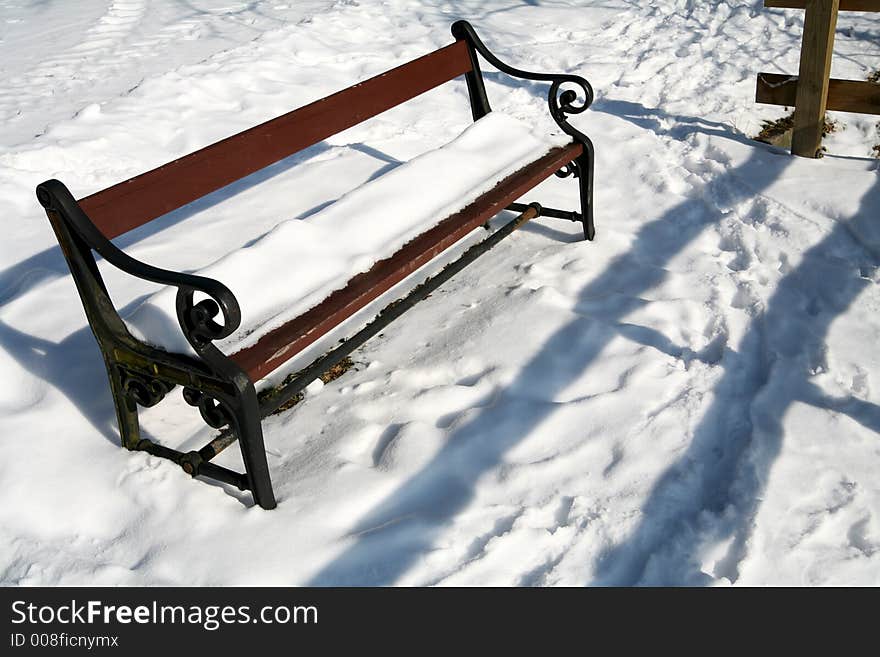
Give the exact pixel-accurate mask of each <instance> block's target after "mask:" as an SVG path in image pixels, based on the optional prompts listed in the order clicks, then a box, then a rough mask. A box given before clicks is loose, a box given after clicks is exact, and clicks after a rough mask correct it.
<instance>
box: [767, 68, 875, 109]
mask: <svg viewBox="0 0 880 657" xmlns="http://www.w3.org/2000/svg"><path fill="white" fill-rule="evenodd" d="M797 84H798V79H797V76H796V75H784V74H781V73H758V81H757V87H756V89H755V101H757V102H759V103H766V104H768V105H785V106H786V107H794V105H795V100H796V98H797ZM826 109H829V110H834V111H837V112H856V113H858V114H880V84H875V83H872V82H866V81H864V80H839V79H837V78H831V80H829V82H828V100H827V102H826Z"/></svg>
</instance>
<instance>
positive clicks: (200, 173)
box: [78, 41, 472, 239]
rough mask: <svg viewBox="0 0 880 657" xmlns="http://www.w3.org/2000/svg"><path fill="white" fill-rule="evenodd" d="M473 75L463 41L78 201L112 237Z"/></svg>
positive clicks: (106, 234) (103, 231)
mask: <svg viewBox="0 0 880 657" xmlns="http://www.w3.org/2000/svg"><path fill="white" fill-rule="evenodd" d="M471 70H472V63H471V58H470V53H469V51H468V46H467V43H466V42H465V41H456V42H455V43H453V44H451V45H449V46H446V47H445V48H441V49H440V50H436V51H434V52H432V53H430V54H428V55H425V56H423V57H419V58H418V59H415V60H413V61H411V62H409V63H407V64H403V65H402V66H398V67H397V68H394V69H392V70H390V71H388V72H386V73H382V74H381V75H377V76H376V77H374V78H370V79H369V80H367V81H366V82H361V83H359V84H356V85H354V86H353V87H349V88H348V89H345V90H343V91H340V92H338V93H335V94H333V95H332V96H328V97H327V98H322V99H321V100H318V101H315V102H314V103H311V104H309V105H306V106H304V107H301V108H299V109H297V110H294V111H292V112H288V113H287V114H284V115H282V116H279V117H277V118H275V119H272V120H270V121H267V122H265V123H262V124H260V125H258V126H255V127H253V128H250V129H248V130H245V131H244V132H240V133H238V134H237V135H233V136H232V137H228V138H226V139H223V140H222V141H218V142H217V143H215V144H211V145H210V146H206V147H205V148H202V149H201V150H198V151H195V152H194V153H190V154H189V155H185V156H184V157H181V158H180V159H177V160H174V161H173V162H169V163H168V164H165V165H162V166H160V167H158V168H156V169H153V170H152V171H148V172H146V173H143V174H141V175H139V176H136V177H134V178H131V179H129V180H126V181H124V182H121V183H119V184H117V185H113V186H112V187H108V188H107V189H105V190H103V191H100V192H97V193H95V194H92V195H90V196H86V197H84V198H82V199H79V201H78V202H79V204H80V206H81V207H82V209H83V210H84V211H85V212H86V214H87V215H88V216H89V218H90V219H91V220H92V221H93V222H94V224H95V225H96V226H97V227H98V228H99V229H100V230H101V232H102V233H104V235H105V236H106V237H107V238H109V239H112V238H114V237H118V236H119V235H122V234H123V233H126V232H128V231H130V230H132V229H134V228H137V227H138V226H142V225H143V224H145V223H147V222H149V221H151V220H152V219H155V218H156V217H159V216H161V215H163V214H166V213H167V212H171V211H172V210H176V209H177V208H179V207H181V206H183V205H186V204H187V203H190V202H192V201H195V200H196V199H198V198H201V197H202V196H205V195H206V194H210V193H211V192H213V191H216V190H218V189H220V188H221V187H224V186H226V185H228V184H230V183H233V182H235V181H236V180H239V179H241V178H244V177H245V176H248V175H250V174H252V173H254V172H256V171H259V170H260V169H262V168H264V167H267V166H269V165H270V164H273V163H275V162H278V161H279V160H282V159H284V158H285V157H288V156H290V155H292V154H293V153H296V152H298V151H301V150H303V149H304V148H308V147H309V146H313V145H314V144H317V143H318V142H320V141H322V140H324V139H326V138H327V137H330V136H332V135H335V134H337V133H339V132H341V131H343V130H345V129H347V128H350V127H352V126H355V125H357V124H358V123H361V122H362V121H365V120H367V119H369V118H371V117H374V116H376V115H377V114H381V113H382V112H384V111H385V110H388V109H391V108H392V107H395V106H396V105H399V104H400V103H403V102H405V101H407V100H409V99H411V98H414V97H416V96H418V95H420V94H422V93H424V92H426V91H429V90H431V89H433V88H434V87H437V86H439V85H441V84H443V83H444V82H448V81H449V80H452V79H454V78H456V77H458V76H459V75H464V74H465V73H468V72H470V71H471Z"/></svg>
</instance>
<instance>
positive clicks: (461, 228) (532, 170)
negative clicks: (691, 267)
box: [231, 143, 583, 381]
mask: <svg viewBox="0 0 880 657" xmlns="http://www.w3.org/2000/svg"><path fill="white" fill-rule="evenodd" d="M582 152H583V147H582V146H581V145H580V144H574V143H573V144H570V145H568V146H565V147H560V148H554V149H553V150H552V151H550V152H549V153H548V154H547V155H545V156H544V157H542V158H540V159H539V160H536V161H535V162H534V163H532V164H530V165H528V166H526V167H523V168H522V169H520V170H519V171H517V172H516V173H513V174H511V175H510V176H508V177H507V178H505V179H504V180H502V181H501V182H500V183H499V184H498V185H496V186H495V187H494V188H493V189H492V190H490V191H489V192H487V193H486V194H483V195H482V196H481V197H480V198H478V199H477V200H476V201H474V202H473V203H471V204H470V205H468V206H467V207H466V208H464V209H463V210H461V211H460V212H457V213H456V214H454V215H452V216H450V217H447V218H446V219H444V220H443V221H441V222H440V223H439V224H437V225H436V226H435V227H434V228H432V229H430V230H428V231H426V232H425V233H422V234H421V235H420V236H418V237H416V238H415V239H413V240H412V241H410V242H408V243H407V244H406V245H405V246H404V247H403V248H401V249H400V250H399V251H398V252H397V253H395V254H394V255H393V256H391V257H389V258H386V259H384V260H380V261H378V262H377V263H376V264H374V265H373V267H372V268H371V269H370V270H369V271H367V272H364V273H363V274H358V275H357V276H355V277H354V278H352V279H351V280H350V281H349V282H348V284H347V285H346V286H345V287H344V288H342V289H340V290H337V291H336V292H334V293H333V294H331V295H330V296H329V297H327V298H326V299H325V300H324V301H323V302H321V303H320V304H318V305H317V306H315V307H314V308H312V309H310V310H308V311H307V312H305V313H303V314H302V315H300V316H299V317H297V318H296V319H293V320H291V321H290V322H288V323H287V324H285V325H283V326H281V327H279V328H277V329H275V330H273V331H270V332H269V333H267V334H266V335H264V336H263V337H262V338H260V340H259V341H258V342H257V343H256V344H254V345H253V346H251V347H248V348H246V349H242V350H241V351H239V352H237V353H235V354H232V356H231V358H232V360H234V361H235V362H236V363H238V365H239V366H240V367H241V368H242V369H244V370H245V371H246V372H247V373H248V376H250V377H251V379H252V380H253V381H257V380H259V379H261V378H263V377H264V376H266V375H267V374H268V373H270V372H272V371H273V370H275V369H276V368H278V366H279V365H281V364H282V363H284V362H285V361H287V360H289V359H290V358H292V357H293V356H295V355H296V354H297V353H299V352H300V351H302V350H303V349H305V348H306V347H307V346H309V345H310V344H312V343H313V342H314V341H315V340H317V339H318V338H320V337H321V336H322V335H324V334H326V333H327V332H328V331H330V330H331V329H332V328H334V327H336V326H337V325H338V324H340V323H341V322H343V321H345V320H346V319H348V318H349V317H351V316H352V315H353V314H354V313H356V312H357V311H358V310H360V309H361V308H363V307H364V306H366V305H367V304H368V303H370V302H371V301H373V300H374V299H376V298H377V297H379V296H380V295H381V294H383V293H384V292H387V291H388V290H389V289H391V288H392V287H393V286H394V285H396V284H397V283H399V282H400V281H402V280H403V279H404V278H406V277H407V276H409V275H410V274H411V273H413V272H414V271H415V270H416V269H418V268H419V267H421V266H422V265H424V264H425V263H427V262H428V261H430V260H431V259H432V258H434V257H435V256H437V255H438V254H439V253H441V252H442V251H444V250H446V249H447V248H449V247H450V246H452V245H453V244H455V242H457V241H458V240H460V239H461V238H463V237H464V236H465V235H467V234H468V233H469V232H471V231H472V230H474V229H475V228H477V227H478V226H480V225H482V224H483V223H485V222H486V221H487V220H488V219H490V218H492V217H493V216H495V215H496V214H498V213H499V212H501V211H502V210H503V209H504V208H505V207H507V205H508V204H509V203H511V202H513V201H515V200H516V199H517V198H519V197H520V196H522V195H523V194H525V193H526V192H528V191H529V190H530V189H532V188H533V187H535V185H537V184H538V183H539V182H541V181H542V180H545V179H546V178H548V177H550V176H551V175H553V173H555V172H556V171H558V170H559V169H560V167H562V166H563V165H565V164H568V163H569V162H571V161H572V160H574V159H575V158H576V157H577V156H578V155H580V154H581V153H582ZM242 302H243V303H247V299H244V300H242Z"/></svg>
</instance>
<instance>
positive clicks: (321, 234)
mask: <svg viewBox="0 0 880 657" xmlns="http://www.w3.org/2000/svg"><path fill="white" fill-rule="evenodd" d="M571 143H572V141H571V137H570V136H568V135H565V134H560V135H550V136H548V135H547V134H546V132H537V131H534V130H533V129H532V128H531V127H530V126H528V125H526V124H525V123H524V122H522V121H520V120H518V119H516V118H513V117H511V116H508V115H505V114H502V113H499V112H491V113H489V114H488V115H486V116H485V117H483V118H481V119H480V120H478V121H476V122H475V123H473V124H472V125H470V126H469V127H468V128H467V129H465V130H464V132H462V134H461V135H459V136H458V137H456V138H455V139H454V140H452V141H451V142H449V143H447V144H445V145H443V146H441V147H439V148H436V149H434V150H431V151H428V152H427V153H424V154H422V155H419V156H417V157H415V158H413V159H412V160H410V161H409V162H405V163H403V164H401V165H399V166H397V167H396V168H394V169H393V170H391V171H389V172H387V173H385V174H384V175H382V176H380V177H378V178H377V179H375V180H373V181H371V182H369V183H367V184H366V185H363V186H361V187H359V188H357V189H355V190H353V191H351V192H350V193H348V194H346V195H345V196H343V197H342V198H340V199H339V200H338V201H336V202H335V203H333V204H332V205H330V206H328V207H327V208H325V209H324V210H322V211H320V212H318V213H316V214H314V215H311V216H310V217H308V218H306V219H291V220H287V221H283V222H282V223H280V224H278V225H277V226H276V227H275V228H274V229H272V230H271V231H270V232H268V233H267V234H265V235H264V236H262V237H261V238H259V239H258V240H256V241H255V242H254V243H252V244H251V245H249V246H247V247H245V248H242V249H239V250H237V251H234V252H232V253H230V254H228V255H226V256H225V257H223V258H221V259H220V260H218V261H216V262H214V263H213V264H211V265H208V266H207V267H204V268H203V269H201V270H199V271H197V272H195V273H197V274H199V275H201V276H207V277H209V278H213V279H216V280H219V281H221V282H223V283H224V284H225V285H226V286H227V287H229V289H230V290H231V291H232V292H233V294H235V296H236V297H237V298H239V299H242V300H244V301H243V303H242V304H241V313H242V321H241V325H240V326H239V328H238V329H237V330H236V331H235V332H234V333H233V334H232V335H230V336H229V337H227V338H225V339H223V340H222V341H218V343H217V345H218V346H219V347H220V348H221V350H222V351H224V352H225V353H227V354H232V353H236V352H239V351H241V350H243V349H248V348H250V347H253V345H255V344H256V343H257V342H258V341H259V339H260V338H261V337H262V336H264V335H266V333H268V332H270V331H272V330H273V329H277V328H278V327H280V326H282V325H284V324H285V323H287V322H289V321H290V320H292V319H293V318H296V317H298V316H300V315H302V314H303V313H305V312H306V311H308V310H309V309H311V308H314V307H316V306H317V305H318V304H320V303H321V302H322V301H324V300H325V299H326V298H327V297H328V296H330V295H331V293H333V292H334V291H336V290H340V289H342V288H344V287H345V286H346V283H347V282H348V281H349V280H350V279H352V278H353V277H355V276H356V275H358V274H363V273H365V272H367V271H368V270H369V269H370V268H371V266H372V265H373V263H375V262H377V261H380V260H382V259H385V258H388V257H390V256H392V255H393V254H395V253H396V252H398V251H399V250H400V249H401V248H402V247H403V246H404V245H405V244H407V243H408V242H411V241H412V240H413V239H414V238H416V237H417V236H419V235H420V234H422V233H424V232H426V231H427V230H429V229H430V228H432V227H434V226H436V225H437V224H438V223H440V222H441V221H442V220H443V219H444V218H447V217H449V216H450V215H453V214H454V213H456V212H458V211H460V210H461V209H462V208H464V207H466V206H468V205H469V204H471V203H473V202H474V201H475V200H477V199H478V198H480V197H481V196H484V195H485V194H486V193H487V192H490V191H491V190H492V189H493V188H494V187H496V186H497V185H498V183H500V182H501V181H503V180H504V179H505V178H507V177H509V176H510V175H511V174H513V173H515V172H517V171H518V170H521V169H522V168H523V167H526V166H527V165H529V164H532V163H534V162H536V161H537V160H539V159H540V158H541V157H542V156H545V155H546V154H547V153H549V152H550V151H552V150H553V149H557V148H559V147H562V146H566V145H571ZM569 157H570V156H569ZM294 193H295V192H294ZM175 292H176V291H175V290H174V289H173V288H165V289H163V290H161V291H159V292H157V293H155V294H153V295H151V296H149V297H148V298H147V299H146V300H145V301H143V303H141V304H140V305H139V306H138V307H136V308H135V309H134V310H133V312H131V313H130V314H129V315H128V316H127V317H125V318H124V320H125V322H126V325H127V326H128V328H129V330H130V331H131V333H132V334H133V335H134V336H135V337H136V338H138V339H140V340H143V341H145V342H147V343H148V344H151V345H153V346H157V347H160V348H162V349H164V350H166V351H169V352H174V353H184V354H193V355H194V351H193V349H192V347H191V346H190V344H189V343H188V342H187V340H186V338H185V337H184V335H183V333H182V331H181V330H180V325H179V323H178V320H177V315H176V310H175ZM291 355H292V354H291Z"/></svg>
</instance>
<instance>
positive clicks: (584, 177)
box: [575, 141, 596, 240]
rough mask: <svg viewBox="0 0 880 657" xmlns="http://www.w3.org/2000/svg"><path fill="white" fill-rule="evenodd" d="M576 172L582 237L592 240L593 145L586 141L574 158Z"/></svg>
mask: <svg viewBox="0 0 880 657" xmlns="http://www.w3.org/2000/svg"><path fill="white" fill-rule="evenodd" d="M575 162H576V165H577V174H578V176H577V177H578V187H579V188H580V196H581V217H582V219H581V222H582V223H583V225H584V239H587V240H592V239H593V238H594V237H595V235H596V228H595V226H594V225H593V145H592V144H591V143H590V142H589V141H587V142H586V143H585V144H584V153H583V155H581V156H579V157H578V158H577V160H575Z"/></svg>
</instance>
